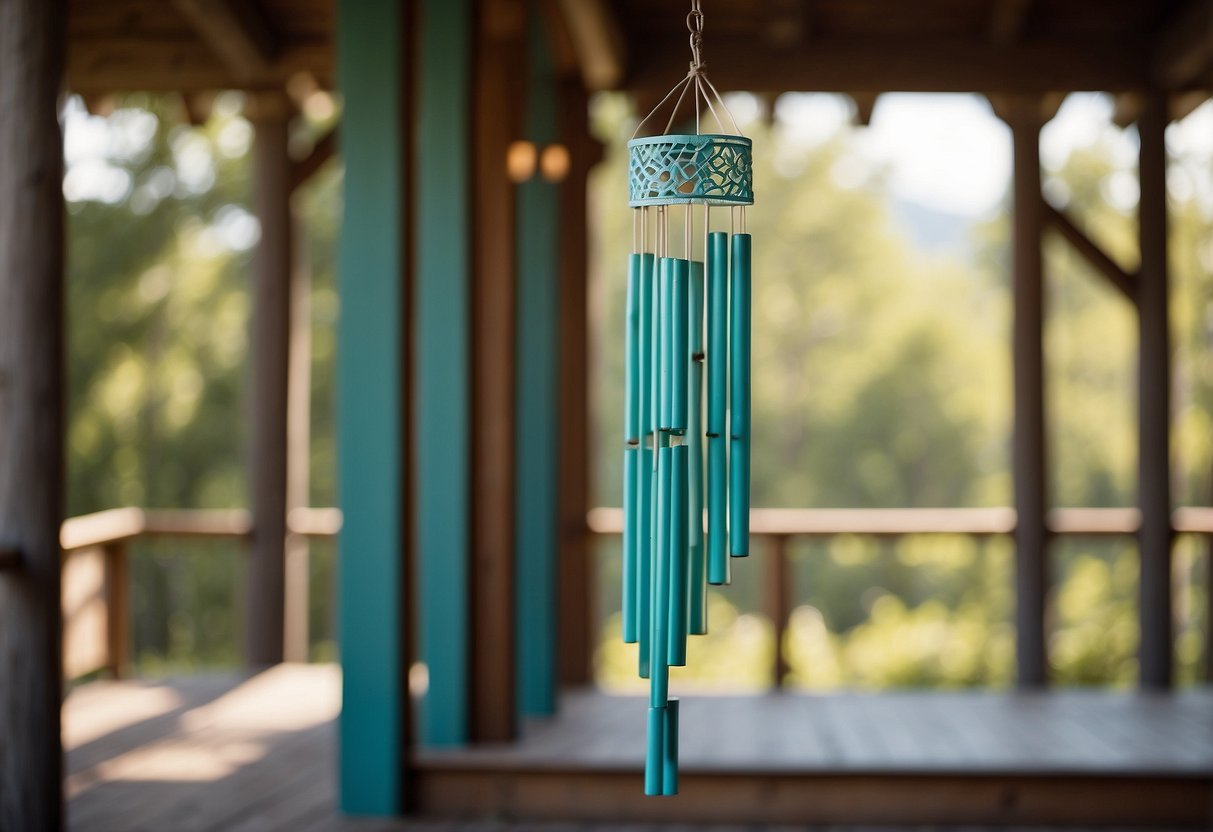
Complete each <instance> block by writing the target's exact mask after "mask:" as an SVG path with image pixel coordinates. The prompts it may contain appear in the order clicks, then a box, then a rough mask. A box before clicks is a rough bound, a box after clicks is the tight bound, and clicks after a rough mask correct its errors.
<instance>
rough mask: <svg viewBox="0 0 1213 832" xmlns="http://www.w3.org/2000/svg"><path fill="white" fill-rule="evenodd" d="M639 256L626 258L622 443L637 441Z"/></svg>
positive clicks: (638, 423)
mask: <svg viewBox="0 0 1213 832" xmlns="http://www.w3.org/2000/svg"><path fill="white" fill-rule="evenodd" d="M641 257H642V256H641V255H639V254H632V255H629V256H628V291H627V312H626V317H625V322H624V327H625V329H624V337H623V364H624V367H623V372H624V377H625V383H624V396H623V441H624V442H629V443H639V442H640V286H641V264H642V259H641Z"/></svg>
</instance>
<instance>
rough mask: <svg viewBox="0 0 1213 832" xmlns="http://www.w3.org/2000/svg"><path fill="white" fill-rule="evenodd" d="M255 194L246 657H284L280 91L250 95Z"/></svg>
mask: <svg viewBox="0 0 1213 832" xmlns="http://www.w3.org/2000/svg"><path fill="white" fill-rule="evenodd" d="M249 104H250V106H249V116H250V119H251V120H252V122H253V129H254V140H253V198H254V202H255V204H256V209H257V218H258V220H259V221H260V223H261V240H260V242H259V243H258V244H257V256H256V264H255V274H254V278H253V315H252V337H251V338H250V339H249V343H250V344H252V364H253V372H252V395H251V404H252V443H251V448H250V455H251V470H252V477H251V479H252V507H253V547H252V557H251V559H250V561H249V570H248V584H247V586H248V595H247V598H246V603H245V651H246V652H245V657H246V659H247V661H248V663H249V664H250V665H252V666H260V665H267V664H274V663H276V662H280V661H282V657H283V622H284V620H285V613H284V609H285V607H284V604H285V602H284V598H285V591H284V585H285V563H286V555H285V545H286V488H287V485H286V483H287V479H286V473H287V472H286V465H287V462H286V461H287V387H288V384H287V379H288V378H289V372H290V366H289V355H290V331H291V254H292V252H291V204H290V192H291V186H290V181H291V161H290V155H289V153H288V150H287V138H288V137H287V126H288V121H289V118H290V106H289V101H288V99H287V97H286V94H285V93H281V92H263V93H256V94H251V96H250V98H249Z"/></svg>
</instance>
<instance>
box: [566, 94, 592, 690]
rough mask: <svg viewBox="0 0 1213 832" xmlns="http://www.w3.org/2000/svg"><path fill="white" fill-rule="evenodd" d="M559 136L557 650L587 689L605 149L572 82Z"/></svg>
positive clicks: (569, 675)
mask: <svg viewBox="0 0 1213 832" xmlns="http://www.w3.org/2000/svg"><path fill="white" fill-rule="evenodd" d="M560 97H561V101H560V119H561V128H560V133H561V138H562V141H563V142H564V144H565V147H567V148H568V150H569V160H570V165H569V173H568V176H567V178H566V179H565V180H564V187H563V189H562V191H561V195H560V322H561V324H560V394H559V395H560V414H561V416H560V431H561V436H560V496H559V499H560V509H559V511H560V555H559V565H558V568H557V582H558V583H557V587H558V594H559V602H558V610H557V620H558V621H559V622H560V639H559V642H558V645H557V650H558V667H559V670H558V672H559V679H560V684H562V685H588V684H589V683H590V681H591V679H592V676H593V664H594V649H595V647H596V646H597V640H598V630H597V627H596V626H595V622H596V621H597V615H596V611H595V604H594V602H593V593H592V591H591V588H592V584H593V581H592V575H593V570H592V568H591V563H592V554H591V552H590V537H589V530H588V529H587V527H586V513H587V512H588V511H589V509H590V453H589V442H590V439H589V386H588V383H587V378H588V375H589V367H588V364H589V344H588V335H587V333H588V332H589V320H588V312H589V309H588V305H587V303H588V299H587V290H588V273H587V268H588V249H589V243H588V237H589V228H588V226H587V222H588V218H587V215H586V198H587V193H586V191H587V184H588V179H589V175H590V168H591V167H593V165H594V164H595V163H596V162H597V161H598V160H599V158H600V157H601V153H602V150H601V147H600V146H599V145H597V143H596V142H595V141H594V140H593V139H592V138H591V137H590V135H589V125H588V123H587V121H588V119H589V102H588V100H587V98H586V93H585V89H584V88H583V87H582V86H581V82H580V81H579V80H575V79H569V80H566V81H564V82H563V83H562V85H561V93H560Z"/></svg>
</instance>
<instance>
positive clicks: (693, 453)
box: [623, 0, 754, 795]
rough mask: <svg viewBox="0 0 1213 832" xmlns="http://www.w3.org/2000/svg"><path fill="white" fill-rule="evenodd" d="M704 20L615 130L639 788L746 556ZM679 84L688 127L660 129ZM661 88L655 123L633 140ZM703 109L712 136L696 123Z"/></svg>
mask: <svg viewBox="0 0 1213 832" xmlns="http://www.w3.org/2000/svg"><path fill="white" fill-rule="evenodd" d="M703 21H704V17H703V10H702V9H701V7H700V0H693V2H692V3H691V12H690V14H689V15H688V16H687V27H688V28H689V29H690V31H691V38H690V41H691V65H690V71H689V72H687V75H686V77H685V78H683V79H682V80H681V81H679V82H678V83H677V84H676V85H675V86H674V88H673V89H671V90H670V91H669V92H668V93H667V94H666V96H665V98H664V99H662V101H661V102H660V103H659V104H658V105H657V107H656V108H654V110H653V112H651V113H649V115H648V116H646V117H645V119H644V120H643V121H641V123H640V125H639V126H638V127H637V129H636V134H634V135H633V138H632V140H631V141H629V142H628V157H629V193H628V199H629V205H630V206H631V207H632V209H633V211H632V254H631V256H630V257H629V258H628V284H627V336H626V339H625V351H626V355H625V363H626V378H627V380H626V385H627V389H626V394H625V403H624V425H625V429H624V434H625V435H624V439H625V442H626V450H625V451H624V485H623V504H624V532H623V640H624V642H626V643H628V644H632V643H637V642H639V652H640V676H641V677H642V678H647V679H649V681H650V699H649V722H648V746H647V754H646V757H645V775H644V790H645V794H650V795H672V794H677V793H678V700H677V699H676V698H671V697H670V695H669V678H670V670H669V669H670V667H672V666H683V665H685V664H686V656H687V637H688V636H690V635H703V634H705V633H707V631H708V621H707V585H708V584H714V585H720V584H727V583H729V579H730V569H729V558H730V557H745V556H746V555H748V554H749V552H750V548H749V516H750V235H749V234H747V233H746V217H745V213H746V208H745V206H747V205H753V204H754V191H753V175H752V169H751V142H750V140H749V139H748V138H746V137H744V136H742V135H740V133H739V131H738V130H737V124H736V122H735V121H734V120H733V117H732V115H731V114H729V112H728V108H727V107H726V106H725V104H724V100H723V99H722V98H721V96H720V93H718V92H717V91H716V88H715V87H714V86H713V85H712V82H711V81H710V80H708V77H707V75H706V74H704V63H703V60H702V57H701V49H702V41H703ZM688 96H689V98H690V102H693V104H694V118H695V133H694V134H676V133H671V129H672V128H673V127H674V125H675V123H676V119H677V117H678V114H679V112H680V110H682V108H683V105H684V103H687V99H688ZM671 99H673V100H674V105H673V110H672V112H671V113H670V116H669V121H668V122H667V124H666V129H665V132H664V133H663V134H662V135H657V136H647V137H644V138H636V135H638V134H639V133H640V132H641V130H642V128H643V127H644V125H645V124H646V123H647V122H648V121H649V119H651V118H653V115H654V114H655V113H657V112H658V111H660V110H661V109H662V108H663V107H664V106H665V105H666V104H667V102H669V101H670V100H671ZM690 111H691V108H690V107H688V108H687V110H686V116H685V117H686V118H687V119H689V118H690V114H691V112H690ZM721 113H723V114H724V116H725V117H726V118H727V120H728V122H729V124H730V125H731V127H732V130H733V132H732V133H728V132H727V128H726V127H725V120H724V119H722V117H721ZM703 118H710V119H711V120H714V121H715V124H716V127H717V129H718V130H719V132H717V133H702V132H700V123H701V120H702V119H703ZM713 208H717V209H728V210H727V211H726V210H717V211H716V212H715V213H713V211H712V209H713ZM718 226H719V227H720V228H719V229H718ZM726 226H727V228H728V231H727V232H726V231H724V230H722V229H723V228H724V227H726ZM671 228H673V233H671ZM678 238H681V241H680V242H679V241H678ZM700 240H701V241H702V242H698V241H700ZM705 370H706V374H707V391H706V392H707V397H706V399H707V420H706V425H705V422H704V415H703V406H704V374H705ZM705 441H706V460H707V465H706V473H707V477H706V485H707V487H706V508H707V531H706V536H705V532H704V508H705V488H704V485H705V478H704V473H705V465H704V458H705Z"/></svg>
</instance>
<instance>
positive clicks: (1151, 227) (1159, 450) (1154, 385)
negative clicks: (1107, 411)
mask: <svg viewBox="0 0 1213 832" xmlns="http://www.w3.org/2000/svg"><path fill="white" fill-rule="evenodd" d="M1166 126H1167V98H1166V94H1165V93H1163V92H1161V91H1153V92H1150V93H1148V94H1147V95H1146V99H1145V104H1144V107H1143V109H1142V112H1141V116H1140V118H1139V119H1138V121H1137V130H1138V134H1139V136H1140V138H1141V154H1140V157H1139V169H1138V170H1139V176H1140V180H1141V201H1140V202H1139V205H1138V211H1139V229H1140V230H1139V234H1140V244H1141V272H1140V274H1139V276H1138V279H1137V306H1138V314H1139V316H1140V318H1139V320H1140V329H1139V332H1140V346H1139V353H1138V431H1139V433H1138V443H1137V448H1138V451H1137V453H1138V478H1137V484H1138V498H1137V499H1138V506H1139V508H1140V509H1141V531H1140V532H1139V533H1138V551H1139V556H1140V558H1141V587H1140V588H1141V595H1140V607H1139V609H1140V617H1141V619H1140V620H1141V646H1140V648H1139V662H1140V666H1141V677H1140V682H1141V686H1142V687H1143V688H1147V689H1153V690H1165V689H1168V688H1170V686H1171V675H1172V674H1171V668H1172V663H1173V661H1172V654H1173V625H1172V621H1171V615H1172V612H1171V608H1172V600H1171V537H1172V532H1171V450H1170V412H1171V411H1170V397H1171V353H1170V338H1169V336H1168V331H1167V180H1166V169H1167V158H1166V145H1165V143H1164V140H1163V133H1164V131H1165V130H1166Z"/></svg>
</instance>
